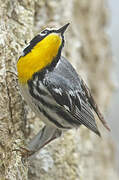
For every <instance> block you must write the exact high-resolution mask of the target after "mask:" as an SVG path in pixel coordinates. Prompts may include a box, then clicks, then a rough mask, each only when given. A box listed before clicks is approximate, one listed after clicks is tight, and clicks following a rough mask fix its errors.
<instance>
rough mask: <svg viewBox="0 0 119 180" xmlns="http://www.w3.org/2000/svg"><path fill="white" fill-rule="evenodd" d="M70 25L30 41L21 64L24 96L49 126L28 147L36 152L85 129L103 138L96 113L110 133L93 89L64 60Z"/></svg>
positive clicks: (47, 30)
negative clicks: (80, 129) (63, 134)
mask: <svg viewBox="0 0 119 180" xmlns="http://www.w3.org/2000/svg"><path fill="white" fill-rule="evenodd" d="M69 24H70V23H67V24H65V25H64V26H62V27H60V28H59V29H55V28H46V29H44V30H42V31H41V32H40V33H39V34H38V35H36V36H35V37H34V38H33V39H32V40H31V41H30V43H29V44H28V46H27V47H26V48H25V49H24V50H23V52H22V55H21V56H20V57H19V59H18V62H17V72H18V82H19V87H20V91H21V94H22V96H23V97H24V99H25V100H26V102H27V103H28V105H29V106H30V107H31V109H32V110H33V111H34V112H35V113H36V115H37V116H38V117H39V118H40V120H42V121H43V122H44V123H45V126H44V127H43V128H42V129H41V130H40V131H39V133H38V134H37V135H36V136H35V137H34V138H33V139H32V140H31V142H30V143H29V145H28V148H29V151H30V150H31V151H32V152H37V151H38V150H40V149H41V148H43V147H44V146H45V145H46V144H48V143H49V142H51V141H52V140H54V139H56V138H58V137H60V136H61V134H62V133H63V132H64V131H66V130H69V129H72V128H79V127H80V126H81V125H84V126H86V127H87V128H88V129H90V130H91V131H93V132H94V133H95V134H97V135H98V136H101V134H100V132H99V130H98V127H97V125H96V121H95V116H94V113H93V112H95V113H96V114H97V116H98V118H99V119H100V121H101V122H102V124H103V125H104V126H105V128H107V129H108V130H110V128H109V127H108V125H107V123H106V121H105V120H104V117H103V115H102V114H101V112H100V110H99V108H98V105H97V104H96V102H95V100H94V98H93V96H92V94H91V91H90V89H89V88H88V86H87V85H86V83H85V82H84V80H83V79H82V78H81V76H80V75H79V74H78V73H77V72H76V70H75V68H74V67H73V66H72V65H71V63H70V62H69V61H68V60H67V59H66V58H65V57H63V56H62V50H63V47H64V44H65V38H64V33H65V31H66V29H67V28H68V26H69Z"/></svg>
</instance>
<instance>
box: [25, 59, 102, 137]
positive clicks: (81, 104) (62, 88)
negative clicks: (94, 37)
mask: <svg viewBox="0 0 119 180" xmlns="http://www.w3.org/2000/svg"><path fill="white" fill-rule="evenodd" d="M28 89H29V93H30V95H31V96H32V101H33V103H34V104H36V106H37V107H38V109H39V114H42V115H43V116H45V117H47V119H48V121H49V124H52V125H54V126H55V127H57V128H60V129H70V128H73V127H79V126H80V125H81V124H83V125H85V126H86V127H87V128H89V129H91V130H92V131H94V132H95V133H96V134H98V135H100V133H99V131H98V128H97V126H96V123H95V119H94V115H93V113H92V111H91V108H93V107H92V106H91V104H90V102H89V101H88V97H87V96H86V92H85V90H84V89H83V87H82V79H81V78H80V77H79V75H78V74H77V73H76V71H75V70H74V68H73V67H72V65H71V64H70V63H69V62H68V61H67V60H66V59H65V58H64V57H61V58H60V60H59V61H58V63H57V65H56V67H55V68H54V69H53V70H52V71H48V70H47V71H46V72H45V73H44V76H43V77H42V78H41V74H40V72H39V73H36V74H34V76H33V79H32V80H29V81H28Z"/></svg>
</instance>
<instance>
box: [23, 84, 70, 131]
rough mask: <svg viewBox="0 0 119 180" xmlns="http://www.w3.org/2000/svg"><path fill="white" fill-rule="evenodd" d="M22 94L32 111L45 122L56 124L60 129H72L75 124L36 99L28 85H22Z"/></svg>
mask: <svg viewBox="0 0 119 180" xmlns="http://www.w3.org/2000/svg"><path fill="white" fill-rule="evenodd" d="M20 90H21V94H22V96H23V97H24V99H25V101H26V102H27V104H28V105H29V106H30V108H31V109H32V111H33V112H34V113H35V114H36V116H37V117H39V118H40V120H42V121H43V122H44V123H45V124H49V125H51V126H55V127H56V128H59V129H71V128H72V127H73V126H72V125H71V124H70V123H69V122H67V121H65V119H64V118H61V117H59V116H58V115H57V112H56V111H55V110H53V109H49V108H46V107H44V106H43V105H42V103H40V102H39V101H38V100H36V99H34V98H33V97H32V96H31V94H30V93H29V89H28V86H27V85H23V86H22V85H20Z"/></svg>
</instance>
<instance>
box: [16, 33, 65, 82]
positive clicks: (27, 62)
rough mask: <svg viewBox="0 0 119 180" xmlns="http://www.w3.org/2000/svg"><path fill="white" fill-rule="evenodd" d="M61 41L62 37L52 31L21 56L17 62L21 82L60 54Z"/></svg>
mask: <svg viewBox="0 0 119 180" xmlns="http://www.w3.org/2000/svg"><path fill="white" fill-rule="evenodd" d="M61 43H62V39H61V37H60V36H59V35H58V34H55V33H52V34H49V35H48V36H46V37H45V38H44V39H43V40H41V41H40V42H38V43H37V44H36V45H35V46H34V47H33V49H31V51H30V52H29V53H28V54H26V55H25V56H21V57H20V58H19V60H18V63H17V71H18V79H19V81H20V83H22V84H24V83H26V82H27V81H28V80H30V79H31V78H32V76H33V74H34V73H36V72H38V71H40V70H42V69H43V68H45V67H46V66H47V65H48V64H51V62H52V61H53V59H54V58H55V57H56V56H57V54H58V50H59V47H60V45H61Z"/></svg>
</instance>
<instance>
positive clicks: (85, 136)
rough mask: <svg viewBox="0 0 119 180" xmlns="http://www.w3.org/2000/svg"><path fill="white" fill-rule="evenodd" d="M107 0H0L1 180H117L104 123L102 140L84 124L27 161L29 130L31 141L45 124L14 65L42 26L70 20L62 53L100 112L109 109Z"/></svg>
mask: <svg viewBox="0 0 119 180" xmlns="http://www.w3.org/2000/svg"><path fill="white" fill-rule="evenodd" d="M105 2H106V0H105V1H104V0H100V1H95V0H91V1H86V0H80V1H79V0H74V1H73V0H61V1H55V0H52V1H48V0H45V1H44V0H41V1H39V0H36V1H31V0H19V1H17V0H11V1H8V0H4V1H3V0H1V2H0V4H1V7H0V15H1V21H0V25H1V26H0V27H1V30H0V52H1V61H0V84H1V85H0V90H1V93H0V102H1V103H0V137H1V140H0V179H2V180H4V179H8V180H21V179H23V180H26V179H29V180H39V179H43V180H55V179H58V180H60V179H63V180H79V179H87V177H88V180H93V179H94V180H100V179H104V180H112V179H114V180H117V179H118V177H117V173H116V172H115V160H114V153H115V152H114V146H113V143H112V141H111V139H110V138H109V137H108V135H107V132H106V130H105V129H104V128H102V126H101V125H100V123H98V126H99V129H100V131H101V134H102V138H101V139H100V138H98V137H97V136H96V135H95V134H93V133H92V132H90V131H89V130H87V129H86V128H85V127H83V126H82V127H81V128H80V129H78V130H71V131H68V132H66V133H65V134H64V135H63V136H62V137H61V138H59V139H57V140H56V141H54V142H52V143H51V144H49V145H47V146H46V147H45V148H43V149H42V150H41V151H40V152H38V154H37V155H36V156H35V158H32V159H31V160H30V161H29V162H28V161H27V159H22V158H21V152H20V151H19V149H21V147H25V144H26V141H25V139H26V134H27V137H28V138H27V139H28V140H29V139H30V138H32V137H33V136H34V135H35V134H36V133H37V132H38V131H39V129H40V128H41V126H42V123H41V121H40V120H39V118H38V117H36V116H35V115H34V113H33V112H32V111H31V110H30V109H29V107H27V106H26V105H25V102H24V101H23V99H22V97H21V95H20V92H19V88H18V83H17V77H16V75H15V74H16V63H17V59H18V57H19V56H20V53H21V51H22V49H23V47H24V46H25V42H29V41H30V40H31V39H32V38H33V36H34V35H35V34H37V33H39V31H40V30H41V29H42V28H43V27H44V26H45V27H46V26H56V27H60V25H61V24H62V25H63V24H65V23H67V22H70V23H71V25H70V27H69V29H68V30H67V32H66V33H65V39H66V43H65V48H64V55H65V56H66V57H67V58H68V59H69V60H70V61H71V63H72V64H73V65H74V66H75V68H76V69H77V71H78V72H79V74H81V75H82V77H83V79H85V81H86V82H87V83H88V85H89V87H90V88H91V90H92V92H93V95H94V96H95V97H96V100H97V103H98V104H99V105H100V107H101V110H102V111H104V109H105V108H106V107H107V105H108V102H109V98H110V96H111V93H112V90H113V84H112V82H111V79H110V72H111V63H112V56H111V53H110V45H109V41H108V37H107V34H106V32H105V30H104V28H105V27H106V24H107V20H108V16H107V11H108V8H106V7H107V5H106V3H105ZM24 105H25V108H24ZM29 129H30V130H29ZM28 133H29V134H30V135H28ZM28 164H29V171H28Z"/></svg>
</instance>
